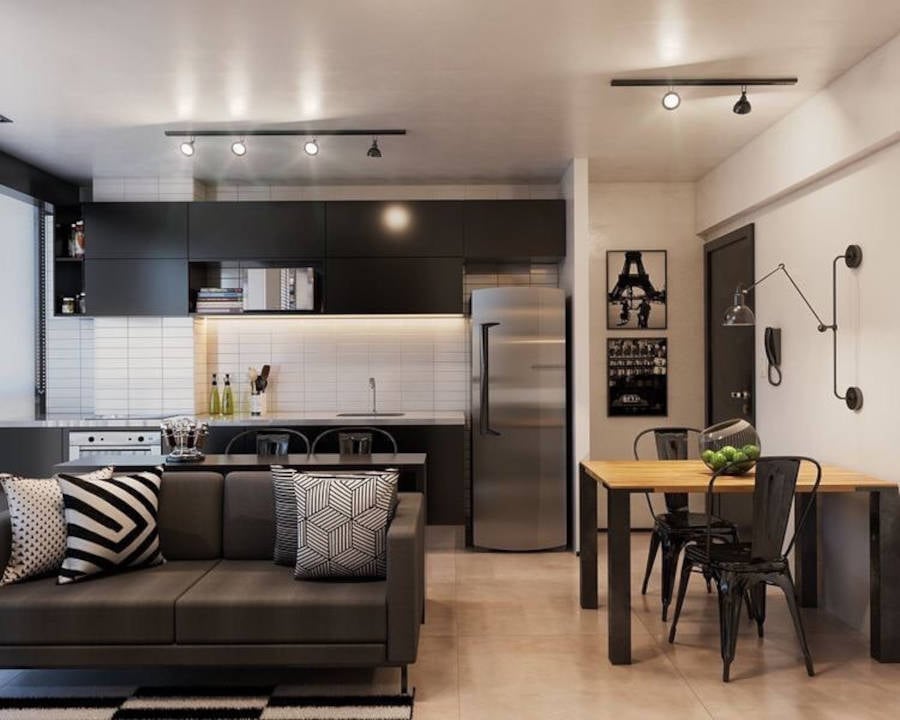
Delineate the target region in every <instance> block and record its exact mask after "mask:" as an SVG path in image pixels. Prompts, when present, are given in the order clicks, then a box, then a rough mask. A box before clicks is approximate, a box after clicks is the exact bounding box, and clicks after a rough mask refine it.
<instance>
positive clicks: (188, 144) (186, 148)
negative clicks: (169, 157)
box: [179, 138, 194, 157]
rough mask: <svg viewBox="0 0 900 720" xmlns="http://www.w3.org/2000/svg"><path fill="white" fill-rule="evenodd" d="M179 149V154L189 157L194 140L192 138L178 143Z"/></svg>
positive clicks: (192, 152) (192, 150)
mask: <svg viewBox="0 0 900 720" xmlns="http://www.w3.org/2000/svg"><path fill="white" fill-rule="evenodd" d="M179 149H180V150H181V154H182V155H185V156H187V157H191V156H192V155H193V154H194V140H193V138H192V139H191V140H190V141H185V142H183V143H181V145H179Z"/></svg>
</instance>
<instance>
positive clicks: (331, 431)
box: [310, 425, 398, 455]
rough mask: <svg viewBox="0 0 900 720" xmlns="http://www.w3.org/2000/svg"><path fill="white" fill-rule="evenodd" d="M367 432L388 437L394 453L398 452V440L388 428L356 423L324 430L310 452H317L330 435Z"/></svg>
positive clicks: (317, 437) (313, 453) (316, 438)
mask: <svg viewBox="0 0 900 720" xmlns="http://www.w3.org/2000/svg"><path fill="white" fill-rule="evenodd" d="M360 432H367V433H372V434H373V435H381V436H383V437H385V438H387V441H388V442H389V443H390V446H391V448H393V453H394V455H396V454H397V452H398V450H397V441H396V440H395V439H394V436H393V435H391V434H390V433H389V432H388V431H387V430H384V429H382V428H378V427H368V426H360V425H354V426H352V427H336V428H329V429H328V430H323V431H322V432H320V433H319V434H318V435H316V437H315V439H314V440H313V442H312V450H311V451H310V453H311V454H312V455H315V454H316V449H317V448H318V446H319V443H320V442H321V441H322V440H323V439H324V438H326V437H328V436H329V435H338V436H339V437H340V433H360Z"/></svg>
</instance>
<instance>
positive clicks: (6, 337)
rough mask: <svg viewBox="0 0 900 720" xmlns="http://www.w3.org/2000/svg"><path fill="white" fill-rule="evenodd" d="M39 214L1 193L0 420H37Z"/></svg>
mask: <svg viewBox="0 0 900 720" xmlns="http://www.w3.org/2000/svg"><path fill="white" fill-rule="evenodd" d="M36 222H37V209H36V208H35V206H34V205H32V204H31V203H28V202H25V201H23V200H18V199H15V198H11V197H8V196H6V195H3V194H0V238H2V241H0V242H2V245H0V247H2V248H3V262H2V263H0V287H2V288H3V297H4V298H5V301H6V308H5V310H4V312H3V341H4V349H3V363H2V368H3V382H2V383H0V419H3V420H23V419H32V418H33V417H34V348H35V342H34V331H35V309H36V307H37V304H36V303H35V298H36V296H37V287H36V282H37V242H36V237H37V235H36Z"/></svg>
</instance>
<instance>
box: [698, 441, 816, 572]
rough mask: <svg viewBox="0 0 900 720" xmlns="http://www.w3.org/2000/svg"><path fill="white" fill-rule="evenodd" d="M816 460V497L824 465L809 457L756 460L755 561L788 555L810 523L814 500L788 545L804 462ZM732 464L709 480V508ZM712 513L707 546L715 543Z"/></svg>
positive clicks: (752, 538) (805, 510)
mask: <svg viewBox="0 0 900 720" xmlns="http://www.w3.org/2000/svg"><path fill="white" fill-rule="evenodd" d="M803 462H808V463H812V465H814V466H815V468H816V481H815V484H814V485H813V489H812V491H811V493H810V498H813V497H814V496H815V494H816V492H818V490H819V483H820V482H821V481H822V466H821V465H819V463H818V462H817V461H815V460H813V459H812V458H808V457H762V458H759V460H757V461H756V479H755V481H754V484H753V533H752V536H751V540H750V554H751V557H752V558H753V559H754V560H777V559H779V558H781V557H787V555H788V554H789V553H790V552H791V549H792V548H793V546H794V541H795V540H796V539H797V535H798V534H799V533H800V531H801V530H802V529H803V525H804V524H805V523H806V520H807V515H808V513H809V508H810V506H811V505H812V503H806V507H805V509H804V511H803V515H802V516H801V517H800V518H799V520H798V521H797V522H796V523H795V524H794V534H793V535H792V536H791V540H790V542H789V543H788V544H787V546H786V547H785V544H784V539H785V537H786V536H787V527H788V520H789V519H790V515H791V508H792V507H793V506H794V498H795V496H796V494H797V477H798V476H799V474H800V464H801V463H803ZM727 467H728V466H726V467H725V468H722V469H720V470H718V471H716V472H715V473H714V474H713V476H712V478H711V479H710V481H709V488H708V490H707V507H712V506H711V505H710V504H709V503H711V501H712V494H713V489H714V486H715V483H716V481H717V480H718V479H719V478H720V477H721V476H722V474H723V472H724V470H726V469H727ZM711 524H712V516H711V515H710V516H708V520H707V536H706V547H707V552H709V547H710V544H711V542H712V532H711Z"/></svg>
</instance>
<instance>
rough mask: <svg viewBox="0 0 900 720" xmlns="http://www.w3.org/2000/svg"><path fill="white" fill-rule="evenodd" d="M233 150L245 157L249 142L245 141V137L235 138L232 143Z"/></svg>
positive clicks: (239, 155)
mask: <svg viewBox="0 0 900 720" xmlns="http://www.w3.org/2000/svg"><path fill="white" fill-rule="evenodd" d="M231 152H233V153H234V154H235V155H237V156H238V157H244V155H246V154H247V144H246V143H245V142H244V138H241V139H240V140H235V141H234V142H233V143H231Z"/></svg>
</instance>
